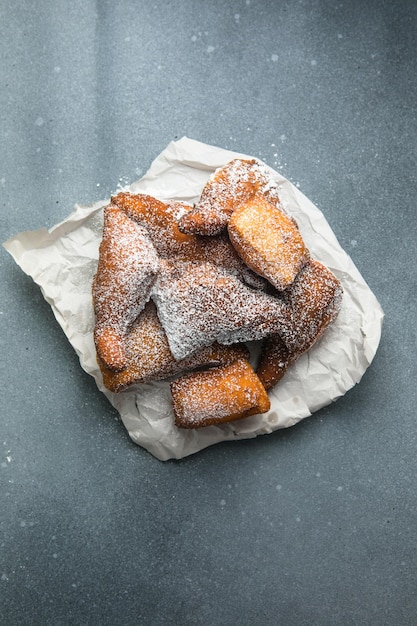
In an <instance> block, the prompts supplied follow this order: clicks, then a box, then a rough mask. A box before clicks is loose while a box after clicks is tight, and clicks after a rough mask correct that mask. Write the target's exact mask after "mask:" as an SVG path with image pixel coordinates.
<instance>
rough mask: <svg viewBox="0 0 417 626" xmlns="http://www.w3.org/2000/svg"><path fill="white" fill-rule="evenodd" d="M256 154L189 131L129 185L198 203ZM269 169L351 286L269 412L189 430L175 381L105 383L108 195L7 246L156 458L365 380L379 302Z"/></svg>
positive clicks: (284, 422)
mask: <svg viewBox="0 0 417 626" xmlns="http://www.w3.org/2000/svg"><path fill="white" fill-rule="evenodd" d="M248 156H250V155H244V154H239V153H235V152H230V151H227V150H223V149H220V148H217V147H214V146H209V145H207V144H203V143H201V142H198V141H194V140H191V139H189V138H187V137H184V138H182V139H180V140H179V141H176V142H171V143H170V144H169V145H168V146H167V147H166V149H165V150H164V151H163V152H162V153H161V154H160V155H159V156H158V157H157V158H156V159H155V161H154V162H153V163H152V165H151V167H150V169H149V170H148V172H147V173H146V175H145V176H144V177H143V178H142V179H140V180H139V181H137V182H135V183H133V184H132V185H130V186H129V187H127V188H126V190H128V191H131V192H133V193H139V192H140V193H148V194H150V195H153V196H155V197H157V198H159V199H161V200H168V199H173V200H183V201H186V202H190V203H192V202H194V201H196V200H197V199H198V197H199V195H200V193H201V190H202V188H203V186H204V184H205V183H206V181H207V179H208V177H209V176H210V174H211V173H212V172H213V171H214V170H215V169H216V168H217V167H220V166H222V165H224V164H226V163H227V162H228V161H230V160H231V159H233V158H236V157H244V158H248ZM270 171H271V174H272V176H273V177H274V179H275V180H276V181H277V182H278V184H279V186H280V196H281V199H282V201H283V203H284V205H285V206H286V208H287V209H288V211H289V212H290V213H291V214H292V215H293V216H294V217H295V219H296V220H297V222H298V225H299V227H300V231H301V234H302V235H303V238H304V240H305V242H306V244H307V246H308V247H309V249H310V252H311V255H312V256H313V257H314V258H316V259H318V260H319V261H322V262H323V263H325V264H326V265H327V266H328V267H329V268H330V269H331V270H332V271H333V272H334V273H335V274H336V276H337V277H338V278H339V279H340V280H341V282H342V285H343V288H344V292H345V293H344V300H343V305H342V309H341V311H340V314H339V316H338V318H337V320H336V322H335V323H334V324H333V326H332V327H331V328H330V329H329V330H328V331H327V332H326V334H325V335H324V337H323V338H322V339H321V340H320V341H319V342H317V343H316V344H315V345H314V346H313V348H312V349H311V350H310V351H309V352H308V353H306V354H305V355H303V356H302V357H301V358H300V359H299V360H298V362H297V363H296V364H295V365H293V366H292V367H291V368H290V370H289V371H288V372H287V374H286V375H285V377H284V378H283V380H282V381H281V382H280V383H279V384H278V385H277V386H276V387H275V388H274V389H273V390H272V391H271V392H270V398H271V410H270V411H269V413H266V414H264V415H255V416H252V417H248V418H246V419H244V420H239V421H236V422H232V423H229V424H224V425H221V426H209V427H206V428H201V429H197V430H181V429H178V428H176V427H175V426H174V421H173V413H172V407H171V399H170V391H169V384H168V383H167V382H159V383H153V384H146V385H137V386H135V387H134V388H131V389H129V390H126V391H124V392H122V393H120V394H114V393H111V392H110V391H108V390H107V389H106V388H105V387H104V386H103V383H102V379H101V374H100V370H99V368H98V366H97V363H96V353H95V347H94V342H93V334H92V332H93V326H94V315H93V309H92V301H91V281H92V278H93V275H94V273H95V271H96V266H97V259H98V248H99V244H100V240H101V234H102V227H103V207H104V206H105V205H106V204H107V203H108V200H104V201H103V202H99V203H96V204H93V205H91V206H79V205H76V206H75V207H74V211H73V213H72V214H71V215H70V216H69V217H68V218H67V219H65V220H64V221H63V222H61V223H60V224H57V225H56V226H54V227H53V228H51V229H50V230H45V229H41V230H36V231H30V232H22V233H19V234H18V235H16V236H15V237H13V238H12V239H10V240H8V241H7V242H5V243H4V244H3V245H4V247H5V248H6V250H8V251H9V252H10V254H11V255H12V256H13V258H14V259H15V261H16V263H17V264H18V265H19V266H20V267H21V268H22V269H23V271H24V272H26V273H27V274H28V275H29V276H31V277H32V278H33V280H34V281H35V282H36V283H37V284H38V285H39V286H40V288H41V290H42V293H43V295H44V297H45V299H46V300H47V302H49V304H50V305H51V307H52V310H53V312H54V314H55V317H56V319H57V320H58V322H59V324H60V325H61V327H62V329H63V330H64V332H65V334H66V336H67V337H68V339H69V341H70V342H71V344H72V346H73V347H74V349H75V350H76V352H77V354H78V356H79V359H80V363H81V366H82V367H83V368H84V370H85V371H86V372H88V373H89V374H91V375H92V376H93V377H94V378H95V380H96V382H97V385H98V387H99V389H100V390H101V391H102V392H103V393H104V394H105V395H106V396H107V398H108V399H109V400H110V402H111V403H112V404H113V406H114V407H115V408H116V409H117V410H118V412H119V413H120V416H121V418H122V420H123V423H124V425H125V427H126V429H127V430H128V432H129V435H130V436H131V438H132V440H133V441H134V442H135V443H137V444H139V445H140V446H143V447H144V448H146V449H147V450H148V451H149V452H151V453H152V454H153V455H154V456H155V457H157V458H158V459H161V460H167V459H171V458H177V459H178V458H182V457H184V456H187V455H190V454H193V453H195V452H197V451H199V450H201V449H203V448H205V447H207V446H210V445H212V444H215V443H217V442H220V441H225V440H232V439H244V438H250V437H256V436H257V435H261V434H267V433H271V432H272V431H274V430H276V429H278V428H285V427H288V426H292V425H294V424H296V423H297V422H298V421H299V420H301V419H303V418H305V417H308V416H309V415H311V414H312V413H313V412H314V411H317V410H318V409H320V408H322V407H323V406H325V405H327V404H329V403H331V402H332V401H334V400H336V399H337V398H338V397H340V396H342V395H343V394H345V393H346V392H347V391H348V390H349V389H350V388H351V387H353V386H354V385H355V384H356V383H358V382H359V381H360V380H361V378H362V375H363V374H364V372H365V370H366V369H367V367H368V366H369V365H370V363H371V361H372V359H373V357H374V355H375V352H376V350H377V347H378V344H379V340H380V336H381V326H382V320H383V311H382V309H381V307H380V305H379V303H378V301H377V300H376V298H375V296H374V295H373V293H372V292H371V290H370V289H369V287H368V286H367V284H366V283H365V281H364V279H363V278H362V276H361V275H360V273H359V271H358V270H357V268H356V267H355V265H354V264H353V262H352V260H351V259H350V257H349V256H348V255H347V254H346V252H344V250H343V249H342V248H341V247H340V245H339V243H338V241H337V239H336V237H335V235H334V233H333V231H332V230H331V228H330V226H329V224H328V223H327V221H326V219H325V218H324V216H323V214H322V213H321V212H320V211H319V209H317V207H315V206H314V205H313V204H312V203H311V202H310V201H309V200H308V199H307V198H306V197H305V196H304V195H303V194H302V193H301V192H300V191H299V190H298V189H297V188H296V187H295V186H294V185H292V184H291V183H290V182H289V181H288V180H286V179H285V178H283V177H282V176H281V175H280V174H278V173H277V172H275V171H274V170H270Z"/></svg>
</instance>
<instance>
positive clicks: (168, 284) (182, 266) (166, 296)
mask: <svg viewBox="0 0 417 626" xmlns="http://www.w3.org/2000/svg"><path fill="white" fill-rule="evenodd" d="M151 297H152V299H153V300H154V302H155V304H156V306H157V309H158V315H159V318H160V320H161V323H162V326H163V327H164V329H165V332H166V334H167V337H168V341H169V345H170V349H171V351H172V354H173V355H174V357H175V358H176V359H181V358H184V357H185V356H187V355H188V354H191V353H193V352H194V351H195V350H197V349H199V348H201V347H203V346H207V345H210V344H211V343H213V341H218V342H219V343H223V344H231V343H237V342H243V341H252V340H257V339H261V338H263V337H265V336H267V335H268V334H271V333H274V332H275V333H276V332H279V333H280V334H282V335H283V336H285V337H291V335H292V323H291V320H290V316H289V312H288V309H287V306H286V305H285V304H284V303H283V302H282V301H281V300H280V299H279V298H275V297H273V296H271V295H268V294H266V293H263V292H260V291H255V290H253V289H250V288H249V287H248V286H246V285H244V284H243V283H242V282H241V281H240V280H239V279H238V278H236V277H235V276H234V275H233V274H231V273H230V272H228V271H227V270H225V269H224V268H221V267H218V266H216V265H214V264H212V263H207V262H202V263H197V262H192V261H186V262H167V261H164V262H161V268H160V271H159V274H158V278H157V280H156V282H155V284H154V286H153V288H152V294H151Z"/></svg>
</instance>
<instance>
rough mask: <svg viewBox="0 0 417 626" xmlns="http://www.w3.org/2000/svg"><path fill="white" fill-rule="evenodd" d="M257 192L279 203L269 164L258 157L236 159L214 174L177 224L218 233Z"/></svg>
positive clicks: (199, 231)
mask: <svg viewBox="0 0 417 626" xmlns="http://www.w3.org/2000/svg"><path fill="white" fill-rule="evenodd" d="M255 194H263V195H264V196H265V197H266V198H267V199H268V200H269V201H270V202H272V203H273V204H279V197H278V191H277V186H276V184H275V183H274V182H273V181H272V180H271V177H270V175H269V173H268V171H267V169H266V167H265V166H264V165H263V164H262V163H260V162H259V161H257V160H256V159H234V160H233V161H230V162H229V163H228V164H227V165H225V166H224V167H220V168H218V169H217V170H216V171H215V172H214V173H213V174H212V176H211V177H210V178H209V180H208V182H207V183H206V185H205V187H204V188H203V191H202V193H201V196H200V200H199V202H198V203H197V204H196V206H195V207H194V208H193V210H192V211H190V212H188V213H186V214H185V215H183V216H182V217H181V218H180V220H179V222H178V227H179V229H180V231H181V232H183V233H196V234H199V235H217V234H218V233H220V232H221V231H222V230H224V229H225V228H226V226H227V223H228V221H229V219H230V216H231V215H232V213H233V211H234V210H235V209H236V208H237V207H238V206H239V205H240V204H243V203H244V202H247V201H248V200H250V199H251V198H252V197H253V196H254V195H255Z"/></svg>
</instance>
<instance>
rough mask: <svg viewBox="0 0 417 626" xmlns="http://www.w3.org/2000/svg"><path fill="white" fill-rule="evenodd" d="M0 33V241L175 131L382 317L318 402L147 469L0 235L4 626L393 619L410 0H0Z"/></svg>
mask: <svg viewBox="0 0 417 626" xmlns="http://www.w3.org/2000/svg"><path fill="white" fill-rule="evenodd" d="M0 32H1V37H0V55H1V57H0V58H1V62H0V78H1V89H0V113H1V116H0V130H1V155H0V185H1V187H0V189H1V233H0V234H1V241H4V240H5V239H7V238H9V237H10V236H12V235H14V234H16V233H17V232H19V231H22V230H32V229H35V228H39V227H42V226H47V227H50V226H52V225H53V224H55V223H56V222H58V221H60V220H62V219H63V218H64V217H66V216H67V215H68V214H69V213H70V212H71V210H72V206H73V204H74V203H75V202H80V203H91V202H93V201H95V200H100V199H103V198H106V197H108V196H109V194H110V193H111V192H113V191H115V189H116V188H117V186H118V185H119V184H120V183H126V182H131V181H133V180H135V179H137V178H139V177H140V175H141V174H142V173H144V172H145V171H146V169H147V168H148V167H149V165H150V163H151V161H152V160H153V159H154V158H155V157H156V156H157V154H158V153H159V152H160V151H161V150H162V149H163V148H164V147H165V146H166V145H167V143H168V142H169V141H171V140H173V139H175V138H179V137H181V136H183V135H187V136H189V137H192V138H194V139H198V140H201V141H204V142H207V143H211V144H214V145H218V146H221V147H224V148H230V149H236V150H238V151H242V152H246V153H248V154H252V155H254V156H258V157H261V158H262V159H264V160H265V161H266V162H267V163H268V164H269V165H271V166H273V167H275V168H276V169H278V170H279V171H281V172H282V173H283V174H284V175H285V176H286V177H287V178H289V179H290V180H291V181H292V182H294V183H296V184H299V186H300V189H301V190H302V191H303V192H304V193H305V194H306V195H307V196H308V197H309V198H310V199H311V200H312V201H313V202H314V203H315V204H316V205H317V206H318V207H319V208H320V209H321V210H322V211H323V212H324V214H325V216H326V218H327V219H328V221H329V222H330V224H331V226H332V227H333V229H334V231H335V233H336V235H337V237H338V238H339V240H340V242H341V244H342V245H343V246H344V248H345V249H346V250H347V251H348V252H349V254H350V255H351V256H352V258H353V260H354V262H355V263H356V265H357V266H358V268H359V269H360V271H361V272H362V274H363V276H364V277H365V279H366V280H367V282H368V284H369V285H370V287H371V289H372V290H373V291H374V293H375V294H376V296H377V297H378V299H379V300H380V302H381V304H382V306H383V308H384V310H385V314H386V318H385V322H384V327H383V335H382V340H381V345H380V349H379V351H378V353H377V355H376V357H375V360H374V362H373V364H372V366H371V368H370V369H369V370H368V372H367V373H366V374H365V376H364V378H363V379H362V382H361V383H360V385H358V386H356V387H355V388H354V389H353V390H351V391H350V392H349V393H348V394H347V395H346V396H345V397H343V398H342V399H340V400H339V401H338V402H336V403H335V404H333V405H332V406H329V407H328V408H326V409H324V410H322V411H320V412H319V413H317V414H316V415H315V416H313V417H312V418H309V419H307V420H304V421H303V422H302V423H301V424H300V425H298V426H296V427H294V428H292V429H289V430H286V431H285V432H283V431H282V432H278V433H275V434H274V435H271V436H265V437H261V438H258V439H257V440H253V441H246V442H240V443H235V444H233V445H231V444H222V445H219V446H215V447H212V448H209V449H207V450H205V451H203V452H202V453H200V454H198V455H196V456H193V457H190V458H188V459H186V460H184V461H182V462H167V463H162V462H160V461H157V460H156V459H154V458H153V457H152V456H150V455H149V454H148V453H147V452H145V451H144V450H142V449H140V448H138V447H136V446H135V445H134V444H133V443H131V441H130V440H129V438H128V436H127V435H126V432H125V430H124V428H123V426H122V424H121V423H120V421H119V420H118V419H117V415H116V413H115V411H114V410H113V409H112V408H111V407H110V405H109V404H108V403H107V401H106V400H105V398H104V397H102V395H101V394H100V393H99V392H98V391H97V389H96V387H95V384H94V381H93V380H92V379H90V378H89V377H88V376H87V375H86V374H85V373H84V372H83V371H82V370H81V368H80V367H79V364H78V360H77V357H76V355H75V354H74V352H73V350H72V348H71V347H70V346H69V344H68V342H67V340H66V339H65V337H64V335H63V333H62V331H61V330H60V328H59V326H58V324H57V323H56V322H55V320H54V318H53V315H52V313H51V311H50V309H49V306H48V305H47V304H46V302H45V301H44V300H43V298H42V295H41V293H40V291H39V289H38V288H37V287H36V286H35V285H34V284H33V283H32V281H31V279H29V278H28V277H27V276H25V275H24V274H23V273H22V272H21V270H20V269H19V268H18V267H17V266H16V265H15V264H14V262H13V260H12V258H11V257H10V256H9V255H8V254H7V253H6V252H5V251H4V250H3V249H2V251H0V259H1V266H0V270H1V280H0V289H1V305H0V309H1V316H0V319H1V353H2V358H1V365H0V367H1V370H0V372H1V382H2V385H1V401H0V406H1V420H0V445H1V459H0V461H1V465H0V511H1V515H0V528H1V536H0V623H1V624H7V625H9V624H19V625H26V624H30V625H32V624H42V625H49V624H51V625H54V626H56V625H61V624H62V625H67V624H91V625H93V624H94V625H95V624H100V625H102V624H150V625H159V624H161V625H162V624H164V625H166V624H172V625H179V626H186V625H204V626H211V625H217V624H219V625H220V624H221V625H226V626H232V625H233V626H234V625H237V624H239V625H240V626H242V625H244V626H246V625H248V626H249V625H250V626H252V625H255V624H260V625H275V624H282V625H284V626H293V625H294V626H295V625H297V626H301V625H317V626H327V625H329V626H330V625H331V626H334V625H342V626H345V625H347V624H355V625H356V624H358V625H359V624H360V625H362V624H372V625H373V624H375V625H378V626H380V625H390V626H391V625H392V626H394V625H395V626H397V625H399V624H401V625H408V624H410V625H411V624H415V619H416V614H417V599H416V594H415V591H416V564H417V563H416V560H417V559H416V557H417V549H416V513H417V510H416V431H417V429H416V406H415V405H416V392H415V389H416V358H415V352H416V351H415V348H416V324H415V321H416V271H415V258H416V251H417V250H416V234H417V232H416V204H415V197H416V171H417V170H416V145H417V132H416V125H417V123H416V119H417V116H416V102H417V93H416V91H417V90H416V76H417V54H416V49H417V46H416V44H417V41H416V32H417V5H416V3H415V2H413V1H412V0H409V1H406V0H402V1H401V0H400V1H399V2H395V3H392V2H387V1H385V0H383V1H380V0H368V1H365V2H362V1H359V0H354V1H353V2H347V1H346V2H343V3H342V2H333V1H331V0H311V1H307V0H300V1H294V2H290V1H289V0H288V1H287V2H285V1H282V2H272V1H266V0H265V1H261V0H259V1H256V0H246V1H245V0H239V1H238V0H232V1H231V2H220V0H213V1H211V2H203V1H200V2H199V1H198V0H184V1H183V2H162V1H161V0H154V1H153V2H144V1H138V2H134V1H133V0H120V1H119V2H111V1H110V0H99V1H98V2H92V1H90V0H82V1H81V0H75V1H74V2H68V3H67V2H64V1H61V0H58V1H53V0H40V1H38V2H33V3H30V2H24V1H20V2H19V1H17V2H16V1H11V0H3V1H2V2H1V3H0Z"/></svg>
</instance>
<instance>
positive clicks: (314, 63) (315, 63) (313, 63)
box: [310, 59, 317, 67]
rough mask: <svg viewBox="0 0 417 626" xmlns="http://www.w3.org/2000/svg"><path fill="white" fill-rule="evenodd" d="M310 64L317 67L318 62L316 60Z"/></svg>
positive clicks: (312, 60)
mask: <svg viewBox="0 0 417 626" xmlns="http://www.w3.org/2000/svg"><path fill="white" fill-rule="evenodd" d="M310 63H311V65H312V67H314V66H315V65H317V61H316V59H311V61H310Z"/></svg>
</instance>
